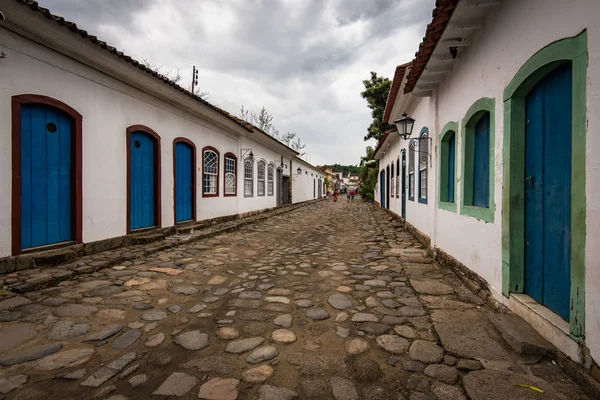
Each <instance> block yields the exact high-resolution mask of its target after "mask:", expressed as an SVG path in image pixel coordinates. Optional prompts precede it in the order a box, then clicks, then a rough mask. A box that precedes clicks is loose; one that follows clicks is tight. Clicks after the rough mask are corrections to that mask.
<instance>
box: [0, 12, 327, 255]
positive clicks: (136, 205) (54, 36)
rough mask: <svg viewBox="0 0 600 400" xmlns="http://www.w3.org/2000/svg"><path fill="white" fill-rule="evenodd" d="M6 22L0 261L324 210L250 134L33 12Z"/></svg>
mask: <svg viewBox="0 0 600 400" xmlns="http://www.w3.org/2000/svg"><path fill="white" fill-rule="evenodd" d="M0 11H1V12H2V14H3V16H4V20H1V21H0V53H1V54H2V56H1V57H0V93H1V94H2V95H1V96H0V188H1V189H0V227H2V229H1V230H0V259H1V258H3V257H8V256H17V255H19V254H21V253H23V252H29V251H36V250H39V249H45V248H48V246H53V245H56V244H69V243H90V242H96V241H102V240H105V239H109V238H115V237H120V236H123V235H128V234H131V233H136V232H138V231H140V230H144V229H161V228H167V227H172V226H175V225H176V224H192V223H194V222H195V221H202V220H207V219H214V218H218V217H225V216H236V215H242V214H245V213H249V212H255V211H259V210H264V209H269V208H273V207H276V206H280V205H284V204H287V203H297V202H300V201H306V200H312V199H315V198H317V197H318V196H317V194H318V193H317V192H316V190H315V189H314V187H315V179H322V178H323V176H324V174H323V173H320V171H319V170H318V169H316V168H314V167H313V166H311V165H310V164H308V163H306V162H305V161H302V160H300V159H298V158H297V155H298V153H297V152H296V151H294V150H293V149H291V148H289V147H287V146H285V145H284V144H282V143H281V142H279V141H277V140H275V139H274V138H273V137H271V136H269V135H267V134H266V133H264V132H262V131H261V130H259V129H258V128H256V127H254V126H253V125H252V124H249V123H247V122H245V121H242V120H240V119H238V118H236V117H235V116H233V115H231V114H229V113H227V112H226V111H224V110H222V109H219V108H217V107H215V106H213V105H211V104H209V103H208V102H206V101H204V100H202V99H201V98H199V97H197V96H194V95H193V94H191V93H190V92H187V91H186V90H184V89H183V88H181V87H179V86H177V85H175V84H174V83H172V82H170V81H169V80H168V79H166V78H164V77H162V76H160V75H159V74H157V73H156V72H155V71H152V70H150V69H148V68H146V67H144V66H143V65H142V64H140V63H139V62H137V61H136V60H133V59H132V58H131V57H129V56H127V55H125V54H123V53H121V52H119V51H118V50H116V49H115V48H113V47H111V46H109V45H107V44H106V43H105V42H102V41H100V40H99V39H97V38H96V37H95V36H91V35H90V34H88V33H87V32H86V31H84V30H80V29H79V28H78V27H77V26H76V25H75V24H74V23H71V22H67V21H65V20H64V19H63V18H60V17H57V16H53V15H52V14H50V12H49V11H48V10H46V9H44V8H41V7H39V6H38V5H37V3H36V2H34V1H26V0H1V1H0ZM298 165H299V166H301V167H302V169H303V170H304V169H306V170H307V171H308V170H310V172H311V174H313V175H311V178H312V179H308V178H306V179H305V176H304V175H303V176H298V177H297V176H296V174H294V172H293V171H295V170H296V168H297V166H298Z"/></svg>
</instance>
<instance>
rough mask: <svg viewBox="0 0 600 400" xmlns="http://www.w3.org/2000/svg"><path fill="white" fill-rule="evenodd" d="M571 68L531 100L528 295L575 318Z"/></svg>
mask: <svg viewBox="0 0 600 400" xmlns="http://www.w3.org/2000/svg"><path fill="white" fill-rule="evenodd" d="M571 83H572V74H571V66H570V64H568V65H565V66H563V67H560V68H558V69H556V70H554V71H553V72H551V73H550V74H549V75H547V76H546V77H545V78H544V79H543V80H542V81H541V82H539V83H538V84H537V85H536V86H535V87H534V88H533V89H532V91H531V92H530V93H529V95H528V96H527V103H526V107H527V109H526V120H527V125H526V138H525V150H526V153H525V154H526V156H525V292H526V293H527V294H529V295H530V296H531V297H532V298H534V299H535V300H536V301H538V302H540V303H542V304H544V305H545V306H546V307H548V308H550V309H551V310H553V311H554V312H556V313H557V314H558V315H560V316H561V317H562V318H564V319H565V320H569V302H570V288H571V139H572V138H571V107H572V86H571Z"/></svg>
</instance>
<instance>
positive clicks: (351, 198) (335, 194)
mask: <svg viewBox="0 0 600 400" xmlns="http://www.w3.org/2000/svg"><path fill="white" fill-rule="evenodd" d="M357 194H358V189H350V190H348V191H346V199H347V201H348V202H352V201H354V197H355V196H356V195H357ZM338 195H339V193H338V191H337V190H334V191H333V195H332V193H331V192H330V191H329V190H328V191H327V195H326V197H325V198H326V199H327V201H329V200H330V199H331V197H332V196H333V201H334V202H336V201H337V198H338Z"/></svg>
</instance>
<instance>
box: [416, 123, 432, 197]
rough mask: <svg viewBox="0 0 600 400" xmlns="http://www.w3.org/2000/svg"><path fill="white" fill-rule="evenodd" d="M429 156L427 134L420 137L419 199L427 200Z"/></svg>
mask: <svg viewBox="0 0 600 400" xmlns="http://www.w3.org/2000/svg"><path fill="white" fill-rule="evenodd" d="M428 154H429V137H428V135H427V133H423V134H421V136H419V158H418V159H419V199H420V200H425V201H426V200H427V184H428V182H427V181H428V179H429V177H428V176H427V175H428V172H429V171H428V170H427V161H428V160H427V157H428V156H427V155H428Z"/></svg>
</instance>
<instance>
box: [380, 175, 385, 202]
mask: <svg viewBox="0 0 600 400" xmlns="http://www.w3.org/2000/svg"><path fill="white" fill-rule="evenodd" d="M379 187H380V188H381V190H380V192H381V199H380V200H381V207H385V171H384V170H382V171H381V182H380V184H379Z"/></svg>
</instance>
